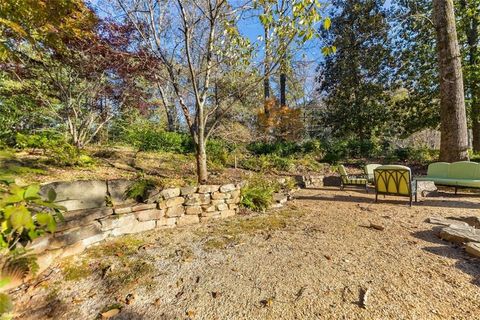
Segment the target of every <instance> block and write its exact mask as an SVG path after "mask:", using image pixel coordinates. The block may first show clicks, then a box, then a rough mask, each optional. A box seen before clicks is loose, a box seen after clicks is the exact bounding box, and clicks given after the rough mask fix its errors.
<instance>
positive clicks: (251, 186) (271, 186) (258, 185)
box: [240, 176, 281, 211]
mask: <svg viewBox="0 0 480 320" xmlns="http://www.w3.org/2000/svg"><path fill="white" fill-rule="evenodd" d="M280 188H281V187H280V184H278V183H277V182H272V181H269V180H268V179H265V177H263V176H256V177H254V178H252V179H250V180H249V181H248V182H247V184H246V185H245V186H244V187H243V188H242V191H241V200H240V204H241V205H242V206H243V207H245V208H248V209H250V210H253V211H265V210H266V209H268V207H270V205H271V204H272V201H273V194H274V192H276V191H279V190H280Z"/></svg>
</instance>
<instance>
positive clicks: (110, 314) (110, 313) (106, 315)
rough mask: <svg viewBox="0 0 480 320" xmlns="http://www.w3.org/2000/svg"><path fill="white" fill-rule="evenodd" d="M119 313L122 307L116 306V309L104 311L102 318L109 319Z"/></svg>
mask: <svg viewBox="0 0 480 320" xmlns="http://www.w3.org/2000/svg"><path fill="white" fill-rule="evenodd" d="M119 313H120V309H118V308H115V309H110V310H108V311H105V312H104V313H102V314H101V315H102V318H104V319H109V318H111V317H113V316H116V315H117V314H119Z"/></svg>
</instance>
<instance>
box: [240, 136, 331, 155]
mask: <svg viewBox="0 0 480 320" xmlns="http://www.w3.org/2000/svg"><path fill="white" fill-rule="evenodd" d="M247 150H248V151H249V152H251V153H252V154H254V155H257V156H260V155H277V156H280V157H292V156H300V155H304V154H317V155H321V154H323V148H322V144H321V143H320V141H319V140H309V141H306V142H304V143H295V142H273V143H268V142H254V143H251V144H249V145H247Z"/></svg>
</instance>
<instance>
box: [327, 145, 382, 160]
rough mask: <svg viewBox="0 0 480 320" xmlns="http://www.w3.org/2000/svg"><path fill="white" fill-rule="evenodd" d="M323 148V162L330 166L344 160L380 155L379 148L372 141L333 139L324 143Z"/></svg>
mask: <svg viewBox="0 0 480 320" xmlns="http://www.w3.org/2000/svg"><path fill="white" fill-rule="evenodd" d="M325 147H326V152H325V156H324V158H323V161H325V162H327V163H330V164H336V163H338V162H340V161H342V160H346V159H358V158H374V157H378V156H380V155H381V146H380V144H379V143H378V142H377V141H375V140H373V139H369V140H358V139H334V140H330V141H328V142H325Z"/></svg>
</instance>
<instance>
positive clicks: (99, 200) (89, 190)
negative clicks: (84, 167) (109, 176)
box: [40, 180, 107, 211]
mask: <svg viewBox="0 0 480 320" xmlns="http://www.w3.org/2000/svg"><path fill="white" fill-rule="evenodd" d="M49 189H53V190H54V191H55V192H56V193H57V197H56V199H55V203H57V204H59V205H62V206H64V207H65V208H67V210H68V211H72V210H82V209H92V208H101V207H105V206H106V202H105V197H106V195H107V183H106V182H105V181H100V180H92V181H71V182H53V183H49V184H45V185H43V186H42V187H41V189H40V194H41V195H42V196H44V197H46V195H47V193H48V190H49Z"/></svg>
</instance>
